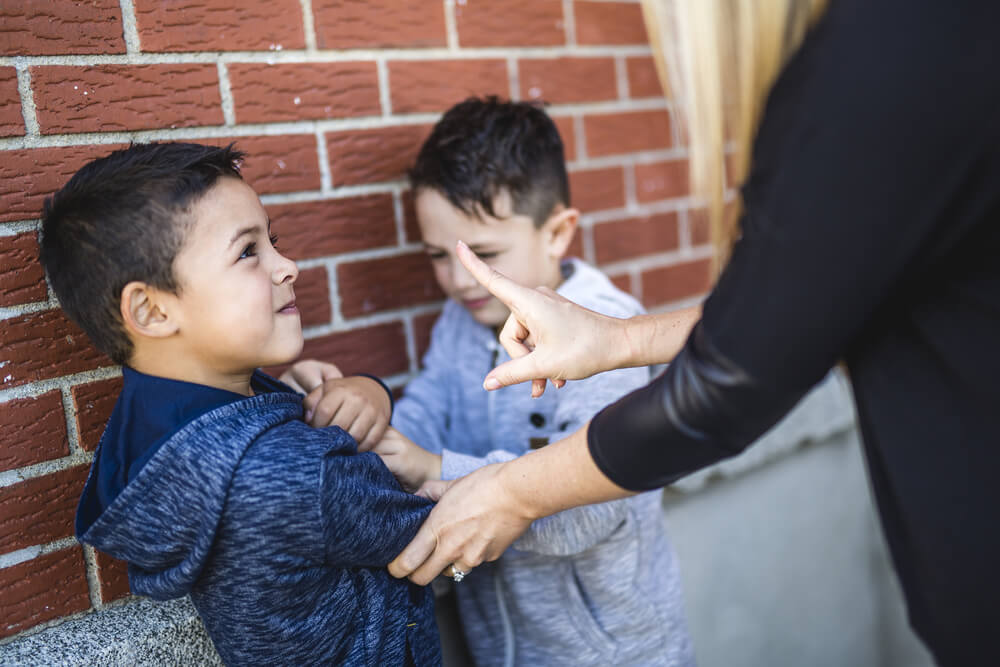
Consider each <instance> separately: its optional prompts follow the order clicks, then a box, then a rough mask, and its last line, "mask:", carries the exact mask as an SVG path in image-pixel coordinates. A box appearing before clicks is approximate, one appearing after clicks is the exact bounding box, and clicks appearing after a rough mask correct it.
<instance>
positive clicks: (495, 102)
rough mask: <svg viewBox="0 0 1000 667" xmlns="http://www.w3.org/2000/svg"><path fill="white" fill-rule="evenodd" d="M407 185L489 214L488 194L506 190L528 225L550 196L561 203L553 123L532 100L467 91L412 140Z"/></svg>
mask: <svg viewBox="0 0 1000 667" xmlns="http://www.w3.org/2000/svg"><path fill="white" fill-rule="evenodd" d="M410 185H411V186H412V187H413V189H414V190H415V191H416V190H420V189H421V188H430V189H433V190H437V191H438V192H440V193H441V194H443V195H444V196H445V197H447V198H448V201H449V202H451V204H452V205H453V206H455V207H456V208H458V209H459V210H461V211H462V212H464V213H465V214H466V215H476V216H478V215H479V211H480V210H483V211H485V212H486V213H488V214H489V215H491V216H493V217H496V213H495V212H494V209H493V202H494V199H495V198H496V197H497V195H499V194H500V193H501V192H503V191H504V190H506V191H507V192H508V193H509V194H510V196H511V201H512V204H513V210H514V212H515V213H517V214H520V215H527V216H529V217H530V218H531V219H532V220H533V221H534V223H535V224H536V225H541V224H542V223H544V222H545V220H547V219H548V217H549V216H550V215H551V214H552V211H553V210H555V208H556V206H557V205H558V204H562V205H564V206H569V179H568V178H567V176H566V160H565V158H564V157H563V143H562V139H561V138H560V137H559V130H558V129H556V126H555V123H553V122H552V119H551V118H549V116H548V114H546V113H545V111H544V110H542V108H541V106H540V105H539V104H535V103H531V102H504V101H501V100H500V99H498V98H497V97H486V98H476V97H470V98H469V99H467V100H465V101H464V102H460V103H458V104H456V105H455V106H453V107H452V108H451V109H449V110H448V111H447V112H446V113H445V114H444V116H442V117H441V119H440V120H439V121H438V122H437V124H436V125H435V126H434V129H433V130H432V131H431V135H430V136H429V137H428V138H427V140H426V141H425V142H424V144H423V146H422V147H421V148H420V153H419V154H418V155H417V160H416V164H415V165H414V166H413V168H412V169H411V170H410ZM479 207H482V209H480V208H479Z"/></svg>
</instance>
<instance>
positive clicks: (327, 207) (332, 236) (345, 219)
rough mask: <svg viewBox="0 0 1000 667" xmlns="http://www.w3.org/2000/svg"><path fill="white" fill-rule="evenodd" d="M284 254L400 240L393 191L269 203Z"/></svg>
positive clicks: (321, 253)
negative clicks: (390, 193) (397, 232)
mask: <svg viewBox="0 0 1000 667" xmlns="http://www.w3.org/2000/svg"><path fill="white" fill-rule="evenodd" d="M267 212H268V215H269V216H270V218H271V231H272V232H274V233H275V234H277V235H278V247H279V249H280V250H281V252H282V254H284V255H286V256H288V257H291V258H292V259H306V258H309V257H323V256H325V255H336V254H339V253H343V252H351V251H354V250H366V249H368V248H379V247H384V246H391V245H395V244H396V213H395V210H394V208H393V205H392V195H388V194H376V195H365V196H361V197H346V198H344V199H320V200H317V201H308V202H298V203H294V204H273V205H271V206H268V207H267Z"/></svg>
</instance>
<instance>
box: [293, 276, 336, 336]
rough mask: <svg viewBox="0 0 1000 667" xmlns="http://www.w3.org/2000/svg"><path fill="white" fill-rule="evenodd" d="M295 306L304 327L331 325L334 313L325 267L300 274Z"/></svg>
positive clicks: (297, 282)
mask: <svg viewBox="0 0 1000 667" xmlns="http://www.w3.org/2000/svg"><path fill="white" fill-rule="evenodd" d="M295 305H296V306H297V307H298V309H299V314H300V316H301V318H302V326H304V327H311V326H315V325H318V324H329V322H330V320H331V319H332V317H333V311H332V308H331V306H330V287H329V284H328V278H327V273H326V268H325V267H322V266H317V267H314V268H311V269H303V270H302V271H300V272H299V278H298V280H296V281H295Z"/></svg>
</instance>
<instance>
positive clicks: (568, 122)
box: [552, 116, 576, 162]
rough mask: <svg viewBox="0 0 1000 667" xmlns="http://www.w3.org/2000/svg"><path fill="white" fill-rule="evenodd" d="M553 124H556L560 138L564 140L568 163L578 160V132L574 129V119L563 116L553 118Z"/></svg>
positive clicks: (564, 150)
mask: <svg viewBox="0 0 1000 667" xmlns="http://www.w3.org/2000/svg"><path fill="white" fill-rule="evenodd" d="M552 122H553V123H555V124H556V129H557V130H559V136H560V137H561V138H562V142H563V152H564V153H565V154H566V156H565V157H566V162H572V161H573V160H575V159H576V130H575V129H574V123H573V118H572V117H570V116H563V117H561V118H553V119H552Z"/></svg>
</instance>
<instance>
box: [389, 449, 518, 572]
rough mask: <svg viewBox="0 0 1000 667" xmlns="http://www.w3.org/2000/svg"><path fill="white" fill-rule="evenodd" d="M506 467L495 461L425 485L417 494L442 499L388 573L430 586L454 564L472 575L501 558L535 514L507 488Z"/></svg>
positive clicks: (504, 464) (390, 565)
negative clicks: (476, 568)
mask: <svg viewBox="0 0 1000 667" xmlns="http://www.w3.org/2000/svg"><path fill="white" fill-rule="evenodd" d="M506 465H508V464H507V463H494V464H492V465H488V466H484V467H482V468H480V469H478V470H476V471H474V472H472V473H471V474H469V475H467V476H465V477H462V478H460V479H457V480H455V481H453V482H441V481H434V482H428V483H426V484H424V485H423V487H421V489H420V491H419V492H418V495H422V496H425V497H429V498H431V499H432V500H435V499H440V500H439V502H438V504H437V505H436V506H435V507H434V509H433V510H431V513H430V516H428V517H427V520H426V521H424V524H423V525H422V526H421V527H420V531H419V532H418V533H417V535H416V537H414V538H413V541H412V542H410V544H409V545H408V546H407V547H406V549H404V550H403V552H402V553H400V554H399V555H398V556H396V558H395V560H393V561H392V562H391V563H389V573H390V574H392V576H394V577H409V578H410V580H411V581H413V582H414V583H417V584H420V585H421V586H426V585H427V584H429V583H430V582H431V580H432V579H434V577H436V576H438V575H439V574H441V573H442V572H444V571H445V570H446V569H447V568H448V567H449V566H451V565H454V566H455V567H456V568H457V569H459V570H461V571H462V572H465V573H468V572H469V571H471V570H472V568H474V567H476V566H477V565H479V564H480V563H482V562H483V561H489V560H496V559H497V558H499V557H500V554H502V553H503V552H504V550H505V549H506V548H507V547H508V546H509V545H510V544H511V543H512V542H513V541H514V540H515V539H517V538H518V536H519V535H521V533H523V532H524V531H525V530H527V529H528V526H530V525H531V522H532V521H533V520H534V518H535V517H533V516H531V515H530V514H529V513H528V510H527V508H525V507H523V506H522V505H521V504H520V503H519V502H518V501H517V499H516V498H515V496H514V495H513V494H511V493H509V491H508V489H507V488H506V486H505V484H504V481H503V475H502V474H501V471H502V469H503V467H504V466H506Z"/></svg>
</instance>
